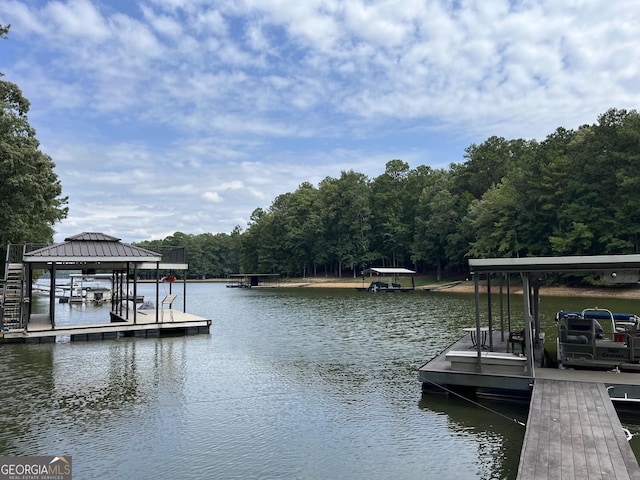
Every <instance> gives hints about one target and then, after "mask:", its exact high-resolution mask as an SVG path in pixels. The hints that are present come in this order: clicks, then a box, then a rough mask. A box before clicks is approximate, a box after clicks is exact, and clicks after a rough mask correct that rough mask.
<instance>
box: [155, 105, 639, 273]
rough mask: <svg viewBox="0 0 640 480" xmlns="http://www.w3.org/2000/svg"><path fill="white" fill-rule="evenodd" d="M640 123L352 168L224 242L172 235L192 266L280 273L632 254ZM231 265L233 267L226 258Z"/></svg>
mask: <svg viewBox="0 0 640 480" xmlns="http://www.w3.org/2000/svg"><path fill="white" fill-rule="evenodd" d="M638 187H640V116H639V115H638V113H637V112H636V111H625V110H615V109H612V110H609V111H607V112H606V113H604V114H603V115H601V116H600V117H598V121H597V123H595V124H593V125H584V126H582V127H580V128H578V129H577V130H566V129H564V128H558V129H557V130H556V131H555V132H553V133H552V134H550V135H549V136H547V138H546V139H544V141H542V142H539V143H538V142H536V141H525V140H521V139H518V140H506V139H504V138H499V137H491V138H489V139H488V140H487V141H486V142H483V143H482V144H480V145H472V146H470V147H469V148H468V149H467V150H466V153H465V160H464V162H463V163H461V164H452V165H451V166H450V168H449V169H446V170H445V169H443V170H433V169H431V168H430V167H427V166H424V165H421V166H418V167H417V168H415V169H413V170H412V169H410V168H409V165H408V164H407V163H406V162H404V161H402V160H398V159H395V160H391V161H389V162H388V163H387V164H386V169H385V172H384V173H383V174H382V175H380V176H378V177H377V178H375V179H373V180H369V179H368V178H367V177H366V176H365V175H363V174H361V173H357V172H354V171H348V172H342V173H341V176H340V177H339V178H331V177H327V178H326V179H324V180H323V181H322V182H320V184H319V185H318V188H315V187H314V186H313V185H311V184H309V183H303V184H301V185H300V186H299V188H298V189H297V190H296V191H295V192H291V193H285V194H282V195H279V196H278V197H277V198H276V199H275V200H274V201H273V203H272V205H271V206H270V208H269V209H268V210H267V211H264V210H262V209H256V210H255V211H254V212H253V214H252V216H251V221H250V223H249V226H248V228H247V230H246V231H244V232H241V231H240V230H239V229H237V230H236V231H235V233H234V234H233V235H231V236H229V235H224V234H218V235H209V234H207V235H201V236H198V237H196V238H191V237H189V236H185V235H184V234H179V233H176V234H174V235H173V236H171V237H168V238H167V239H166V241H167V242H168V243H175V242H186V243H188V244H190V245H192V247H193V253H192V254H191V255H190V256H191V258H192V260H191V262H192V263H193V265H194V267H196V269H197V271H198V272H202V274H203V275H211V274H218V273H217V272H233V271H237V266H238V265H239V266H240V267H239V268H240V269H242V270H243V271H244V272H249V271H253V272H258V273H280V274H283V275H287V276H299V275H308V274H310V273H311V274H313V275H316V274H318V273H324V274H327V275H337V276H342V275H343V274H344V273H346V272H349V273H351V274H352V275H353V276H356V275H357V274H358V273H359V271H360V270H361V269H362V268H363V267H365V266H371V265H378V266H379V265H388V266H390V265H395V266H410V264H411V265H413V266H415V267H416V269H417V270H418V271H422V272H424V271H430V270H435V272H436V274H437V276H438V278H440V277H441V276H442V274H443V273H444V272H447V271H449V272H454V271H460V272H464V271H466V269H467V258H468V257H470V256H474V257H488V256H502V257H518V256H528V255H533V256H540V255H557V254H563V255H572V254H604V253H632V252H634V253H635V252H638V248H639V243H640V199H638V198H637V196H636V195H634V192H635V191H636V190H638ZM233 259H235V263H233V262H234V260H233Z"/></svg>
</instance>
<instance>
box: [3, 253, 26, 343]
mask: <svg viewBox="0 0 640 480" xmlns="http://www.w3.org/2000/svg"><path fill="white" fill-rule="evenodd" d="M8 253H9V252H7V261H6V263H5V270H4V288H3V289H2V309H1V310H0V313H1V317H2V329H3V330H5V331H6V330H13V329H22V328H24V322H23V318H24V313H23V308H22V307H23V305H24V299H25V298H24V295H25V293H24V292H25V288H24V287H25V278H24V277H25V275H24V266H23V264H22V263H17V262H11V261H10V256H9V254H8Z"/></svg>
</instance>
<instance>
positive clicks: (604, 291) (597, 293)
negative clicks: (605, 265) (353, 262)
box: [280, 280, 640, 300]
mask: <svg viewBox="0 0 640 480" xmlns="http://www.w3.org/2000/svg"><path fill="white" fill-rule="evenodd" d="M361 286H362V284H361V282H345V281H334V280H329V281H317V280H315V281H309V282H295V283H294V282H291V283H288V282H282V283H280V287H282V288H352V289H355V288H359V287H361ZM498 288H499V286H498V285H494V286H493V287H492V292H494V293H495V292H497V291H498ZM503 288H504V287H503ZM416 290H422V291H431V292H438V293H447V292H448V293H468V294H473V293H474V286H473V283H472V282H461V283H459V284H455V285H446V284H428V285H421V286H419V287H416ZM486 291H487V289H486V287H485V286H481V287H480V292H481V293H486ZM511 293H513V294H522V288H520V287H519V286H517V287H512V288H511ZM540 296H547V297H592V298H593V297H596V298H621V299H628V300H640V287H540Z"/></svg>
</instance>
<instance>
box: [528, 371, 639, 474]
mask: <svg viewBox="0 0 640 480" xmlns="http://www.w3.org/2000/svg"><path fill="white" fill-rule="evenodd" d="M517 478H518V479H519V480H529V479H560V478H562V479H583V478H590V479H592V478H602V479H605V478H606V479H614V478H615V479H640V466H639V465H638V461H637V460H636V458H635V456H634V453H633V451H632V450H631V447H630V445H629V442H628V441H627V439H626V435H625V433H624V430H623V429H622V425H621V423H620V420H619V418H618V415H617V413H616V411H615V409H614V407H613V404H612V402H611V399H610V398H609V394H608V393H607V390H606V387H605V386H604V384H602V383H590V382H574V381H558V380H549V379H540V378H538V379H536V381H535V385H534V387H533V393H532V396H531V406H530V410H529V419H528V421H527V430H526V433H525V437H524V444H523V446H522V453H521V455H520V465H519V468H518V477H517Z"/></svg>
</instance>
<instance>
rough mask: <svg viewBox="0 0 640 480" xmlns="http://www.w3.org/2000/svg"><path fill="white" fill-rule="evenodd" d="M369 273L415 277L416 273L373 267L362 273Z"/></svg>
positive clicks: (400, 269) (407, 270)
mask: <svg viewBox="0 0 640 480" xmlns="http://www.w3.org/2000/svg"><path fill="white" fill-rule="evenodd" d="M367 273H375V274H378V275H401V274H404V275H414V274H415V273H416V272H414V271H413V270H409V269H407V268H387V267H372V268H367V269H366V270H363V271H362V274H363V275H366V274H367Z"/></svg>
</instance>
